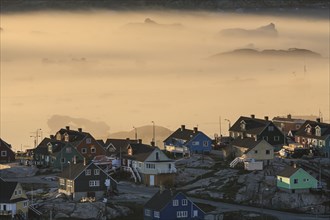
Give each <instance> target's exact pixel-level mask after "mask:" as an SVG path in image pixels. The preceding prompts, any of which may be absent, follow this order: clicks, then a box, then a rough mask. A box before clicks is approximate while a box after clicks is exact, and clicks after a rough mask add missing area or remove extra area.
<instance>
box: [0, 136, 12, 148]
mask: <svg viewBox="0 0 330 220" xmlns="http://www.w3.org/2000/svg"><path fill="white" fill-rule="evenodd" d="M0 146H5V147H8V148H9V149H11V145H10V144H8V143H7V142H6V141H4V140H2V139H1V138H0Z"/></svg>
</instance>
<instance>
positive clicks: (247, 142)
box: [231, 138, 262, 149]
mask: <svg viewBox="0 0 330 220" xmlns="http://www.w3.org/2000/svg"><path fill="white" fill-rule="evenodd" d="M261 141H262V140H259V141H256V140H255V139H254V138H243V139H242V138H236V139H234V140H233V141H232V142H231V145H232V146H237V147H244V148H249V149H252V148H254V147H255V146H257V145H258V144H259V143H260V142H261Z"/></svg>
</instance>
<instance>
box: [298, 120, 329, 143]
mask: <svg viewBox="0 0 330 220" xmlns="http://www.w3.org/2000/svg"><path fill="white" fill-rule="evenodd" d="M308 126H310V127H311V133H310V134H309V133H308V132H307V130H306V128H307V127H308ZM317 126H318V127H320V128H321V136H316V134H315V128H316V127H317ZM295 135H296V136H303V137H310V138H315V139H320V140H325V139H327V137H329V136H330V124H327V123H322V122H317V121H310V120H307V121H305V123H304V124H303V125H302V126H301V127H300V128H299V129H298V131H297V132H296V134H295Z"/></svg>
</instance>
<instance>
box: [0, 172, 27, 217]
mask: <svg viewBox="0 0 330 220" xmlns="http://www.w3.org/2000/svg"><path fill="white" fill-rule="evenodd" d="M28 209H29V200H28V198H27V196H26V194H25V192H24V190H23V188H22V186H21V184H20V183H18V182H7V181H4V180H3V179H1V178H0V219H2V218H9V219H10V217H11V218H13V219H14V218H22V219H26V218H27V216H28Z"/></svg>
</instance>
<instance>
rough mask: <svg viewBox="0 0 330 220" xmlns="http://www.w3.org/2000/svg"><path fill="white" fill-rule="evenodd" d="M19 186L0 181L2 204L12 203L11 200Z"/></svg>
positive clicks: (0, 200)
mask: <svg viewBox="0 0 330 220" xmlns="http://www.w3.org/2000/svg"><path fill="white" fill-rule="evenodd" d="M17 184H18V183H17V182H7V181H3V180H2V181H0V195H1V196H0V203H11V201H10V198H11V197H12V195H13V193H14V191H15V189H16V186H17Z"/></svg>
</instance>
